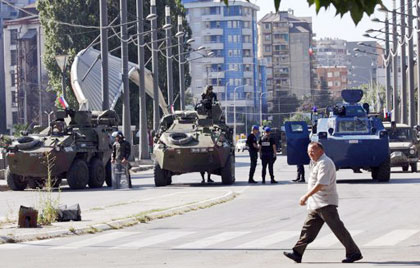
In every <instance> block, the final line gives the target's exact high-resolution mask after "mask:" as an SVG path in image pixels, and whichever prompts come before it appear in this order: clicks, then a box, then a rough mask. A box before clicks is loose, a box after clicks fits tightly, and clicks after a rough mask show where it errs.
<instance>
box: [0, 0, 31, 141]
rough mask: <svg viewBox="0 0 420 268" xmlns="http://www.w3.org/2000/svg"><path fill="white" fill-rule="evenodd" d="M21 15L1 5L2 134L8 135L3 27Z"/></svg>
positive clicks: (20, 1) (16, 1)
mask: <svg viewBox="0 0 420 268" xmlns="http://www.w3.org/2000/svg"><path fill="white" fill-rule="evenodd" d="M7 2H9V3H10V4H11V5H13V6H16V7H23V6H25V5H28V4H30V3H34V2H35V0H8V1H7ZM18 15H19V11H18V10H17V9H16V8H13V7H12V6H10V5H7V4H6V3H0V133H6V132H7V131H6V89H5V84H4V80H5V73H4V54H3V46H4V44H3V39H4V37H3V25H4V22H5V21H7V20H10V19H15V18H17V17H18Z"/></svg>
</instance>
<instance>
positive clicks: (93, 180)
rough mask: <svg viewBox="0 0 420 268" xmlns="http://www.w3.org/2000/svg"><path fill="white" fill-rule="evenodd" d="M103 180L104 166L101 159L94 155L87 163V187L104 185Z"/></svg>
mask: <svg viewBox="0 0 420 268" xmlns="http://www.w3.org/2000/svg"><path fill="white" fill-rule="evenodd" d="M104 181H105V167H104V165H103V164H102V161H101V160H100V159H99V158H97V157H95V158H93V159H92V160H90V163H89V182H88V184H89V187H90V188H100V187H102V186H103V185H104Z"/></svg>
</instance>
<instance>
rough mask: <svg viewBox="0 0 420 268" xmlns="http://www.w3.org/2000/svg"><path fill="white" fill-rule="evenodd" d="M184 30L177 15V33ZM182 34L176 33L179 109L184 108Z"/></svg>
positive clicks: (180, 17) (180, 18)
mask: <svg viewBox="0 0 420 268" xmlns="http://www.w3.org/2000/svg"><path fill="white" fill-rule="evenodd" d="M183 31H184V29H183V27H182V16H178V33H182V32H183ZM183 46H184V35H183V34H179V35H178V55H179V102H180V105H179V106H180V107H179V109H180V110H181V111H183V110H185V81H184V79H185V77H184V71H185V70H184V47H183Z"/></svg>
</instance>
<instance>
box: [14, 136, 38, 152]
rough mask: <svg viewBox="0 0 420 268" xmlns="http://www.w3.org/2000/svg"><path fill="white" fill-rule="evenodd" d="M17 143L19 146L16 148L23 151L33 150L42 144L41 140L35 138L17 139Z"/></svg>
mask: <svg viewBox="0 0 420 268" xmlns="http://www.w3.org/2000/svg"><path fill="white" fill-rule="evenodd" d="M17 141H18V144H16V147H17V148H18V149H21V150H28V149H31V148H32V147H35V146H36V145H38V143H40V142H41V141H40V140H39V138H38V137H35V136H24V137H20V138H19V139H17Z"/></svg>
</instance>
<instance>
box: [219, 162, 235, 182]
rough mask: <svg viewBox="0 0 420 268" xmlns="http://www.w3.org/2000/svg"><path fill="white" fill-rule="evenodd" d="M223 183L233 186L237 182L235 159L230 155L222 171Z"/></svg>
mask: <svg viewBox="0 0 420 268" xmlns="http://www.w3.org/2000/svg"><path fill="white" fill-rule="evenodd" d="M221 176H222V183H223V184H225V185H231V184H233V183H234V182H235V157H234V156H232V155H229V157H228V159H227V161H226V165H225V166H224V167H223V168H222V170H221Z"/></svg>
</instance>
